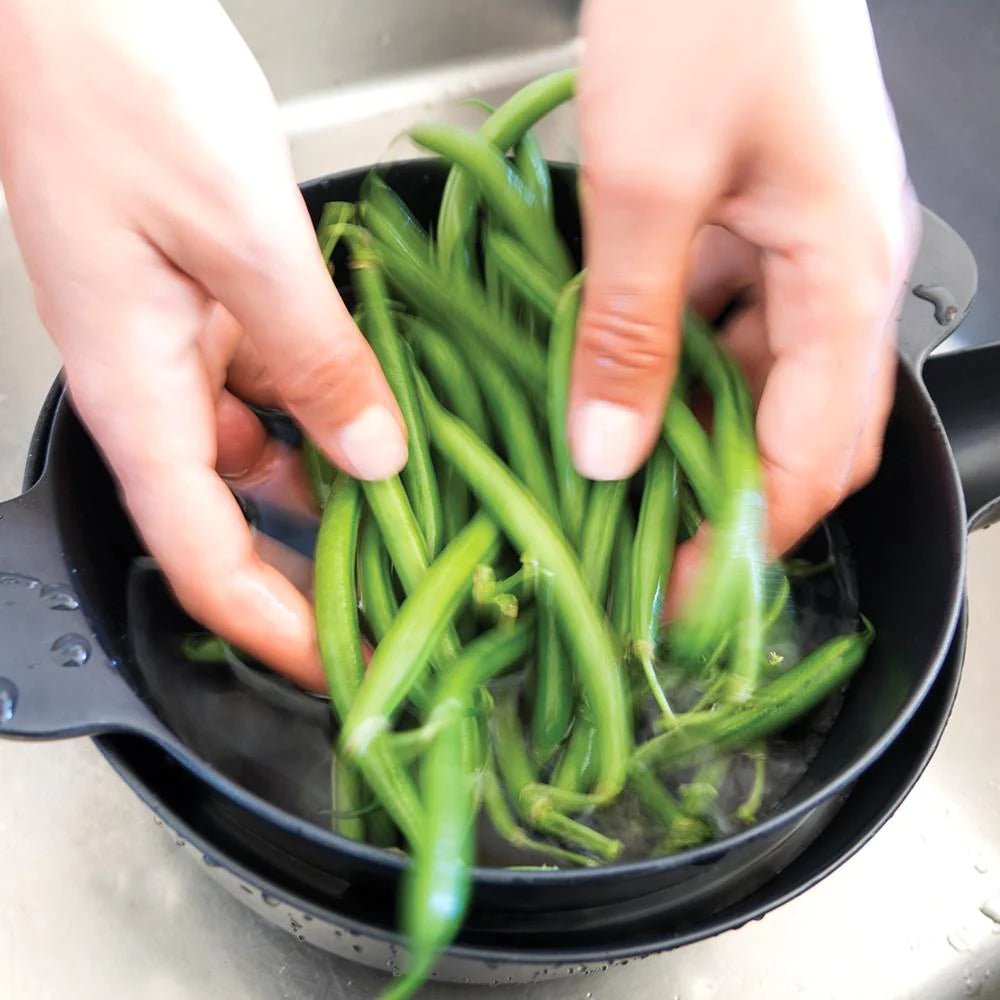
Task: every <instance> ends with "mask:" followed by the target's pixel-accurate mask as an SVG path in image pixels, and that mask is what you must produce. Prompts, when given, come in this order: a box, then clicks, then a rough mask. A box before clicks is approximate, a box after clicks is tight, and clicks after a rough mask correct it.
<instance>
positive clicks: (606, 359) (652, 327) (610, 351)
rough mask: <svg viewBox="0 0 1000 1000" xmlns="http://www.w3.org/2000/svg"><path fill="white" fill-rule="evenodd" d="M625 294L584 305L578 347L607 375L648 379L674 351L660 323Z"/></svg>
mask: <svg viewBox="0 0 1000 1000" xmlns="http://www.w3.org/2000/svg"><path fill="white" fill-rule="evenodd" d="M650 315H652V313H651V312H650V310H649V309H648V308H645V307H644V306H643V304H642V303H641V301H639V299H638V297H637V296H635V295H633V294H629V293H616V294H611V295H607V296H601V297H599V298H598V299H597V301H595V302H593V303H592V304H589V305H588V311H587V317H586V323H585V325H584V326H583V327H582V329H581V333H580V346H581V347H582V349H583V350H584V351H585V352H586V354H587V355H588V356H589V357H590V358H591V359H592V361H593V363H594V364H595V365H597V366H598V367H599V368H600V369H602V370H603V371H605V372H607V373H609V374H617V375H621V376H628V375H649V374H652V373H659V372H661V371H663V369H664V368H665V367H667V366H668V365H669V364H670V362H671V361H672V360H673V358H674V355H675V354H676V348H675V346H674V345H673V344H672V343H671V339H670V338H669V337H668V336H667V332H666V331H665V330H664V329H663V324H662V322H658V321H656V320H653V319H650V318H648V317H649V316H650Z"/></svg>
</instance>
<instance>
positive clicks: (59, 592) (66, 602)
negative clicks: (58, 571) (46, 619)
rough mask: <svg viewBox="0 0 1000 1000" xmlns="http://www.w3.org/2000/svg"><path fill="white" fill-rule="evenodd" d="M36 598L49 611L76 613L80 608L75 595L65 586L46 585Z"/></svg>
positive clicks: (56, 584)
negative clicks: (39, 599)
mask: <svg viewBox="0 0 1000 1000" xmlns="http://www.w3.org/2000/svg"><path fill="white" fill-rule="evenodd" d="M38 596H39V597H40V598H41V600H42V603H43V604H45V606H46V607H47V608H49V609H50V610H51V611H76V610H77V608H79V607H80V602H79V600H77V597H76V594H74V593H73V591H72V590H70V589H69V587H68V586H67V585H66V584H62V583H47V584H45V586H44V587H42V589H41V591H40V592H39V595H38Z"/></svg>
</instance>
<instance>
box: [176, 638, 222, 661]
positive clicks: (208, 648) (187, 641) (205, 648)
mask: <svg viewBox="0 0 1000 1000" xmlns="http://www.w3.org/2000/svg"><path fill="white" fill-rule="evenodd" d="M181 656H183V657H184V659H185V660H188V661H189V662H191V663H228V662H229V656H230V652H229V643H227V642H226V640H225V639H220V638H219V637H218V636H217V635H211V634H208V635H189V636H186V637H185V638H184V639H183V640H182V642H181Z"/></svg>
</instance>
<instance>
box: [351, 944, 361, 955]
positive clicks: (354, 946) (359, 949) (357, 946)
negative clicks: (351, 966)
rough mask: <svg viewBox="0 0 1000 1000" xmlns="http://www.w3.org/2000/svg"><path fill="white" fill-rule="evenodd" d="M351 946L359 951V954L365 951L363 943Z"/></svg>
mask: <svg viewBox="0 0 1000 1000" xmlns="http://www.w3.org/2000/svg"><path fill="white" fill-rule="evenodd" d="M351 947H352V948H354V950H355V952H357V954H359V955H360V954H361V952H362V951H363V949H362V947H361V945H359V944H355V945H352V946H351Z"/></svg>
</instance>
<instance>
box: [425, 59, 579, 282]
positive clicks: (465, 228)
mask: <svg viewBox="0 0 1000 1000" xmlns="http://www.w3.org/2000/svg"><path fill="white" fill-rule="evenodd" d="M575 86H576V69H575V68H573V69H568V70H560V71H558V72H556V73H552V74H549V75H548V76H544V77H542V78H540V79H538V80H533V81H532V82H531V83H529V84H527V85H526V86H525V87H522V88H521V90H519V91H518V92H517V93H516V94H514V95H513V96H512V97H511V98H510V99H509V100H507V101H505V102H504V103H503V104H501V105H500V107H498V108H497V109H496V111H494V112H493V114H491V115H490V116H489V118H487V119H486V121H485V122H483V124H482V126H481V127H480V129H479V135H480V136H481V137H482V138H483V139H485V140H486V141H487V142H490V143H492V144H493V145H494V146H495V147H496V148H497V149H499V150H500V151H501V152H505V151H506V150H507V149H509V148H510V147H511V146H516V145H517V144H518V143H519V142H520V141H521V139H522V138H523V137H524V135H525V134H526V133H527V132H528V130H529V129H530V128H531V127H532V126H533V125H534V124H535V122H537V121H538V120H539V119H540V118H543V117H544V116H545V115H547V114H548V113H549V112H550V111H552V110H553V109H554V108H556V107H558V106H559V105H560V104H563V103H565V102H566V101H568V100H569V99H570V98H571V97H572V96H573V90H574V88H575ZM476 193H477V189H476V182H475V181H474V180H473V179H472V178H471V177H469V176H468V174H466V173H465V172H464V171H463V170H460V169H458V168H457V167H452V169H451V172H450V173H449V175H448V181H447V183H446V184H445V189H444V194H443V196H442V198H441V208H440V211H439V212H438V225H437V239H438V250H439V256H440V259H441V262H442V264H443V265H444V267H445V269H446V270H447V271H449V272H451V273H456V272H458V271H465V272H466V273H467V272H468V270H469V268H470V266H471V260H472V245H471V243H472V240H471V234H472V229H473V226H474V224H475V219H476V207H477V206H476Z"/></svg>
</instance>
